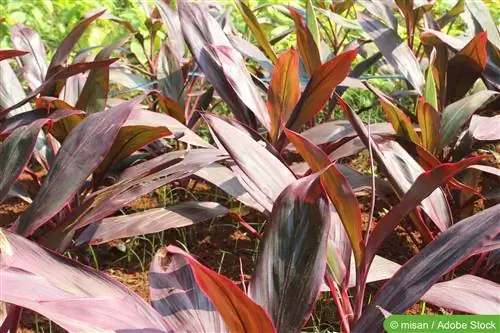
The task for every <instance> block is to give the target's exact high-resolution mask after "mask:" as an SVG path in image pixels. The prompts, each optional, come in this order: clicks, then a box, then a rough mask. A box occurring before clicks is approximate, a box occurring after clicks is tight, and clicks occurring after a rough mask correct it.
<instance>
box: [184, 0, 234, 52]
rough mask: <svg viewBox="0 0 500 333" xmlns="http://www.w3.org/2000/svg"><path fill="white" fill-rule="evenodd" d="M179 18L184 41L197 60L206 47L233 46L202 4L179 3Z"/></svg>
mask: <svg viewBox="0 0 500 333" xmlns="http://www.w3.org/2000/svg"><path fill="white" fill-rule="evenodd" d="M178 11H179V18H180V21H181V28H182V33H183V35H184V39H185V40H186V43H187V45H188V47H189V50H190V51H191V54H192V55H193V57H194V58H195V59H200V55H201V50H202V49H203V48H204V46H205V45H208V44H211V45H218V46H220V45H225V46H231V43H230V42H229V40H228V39H227V37H226V34H225V33H224V31H222V28H221V27H220V25H219V24H218V23H217V21H216V20H215V19H214V18H213V17H212V15H210V13H209V11H208V8H207V7H206V6H204V5H203V4H202V3H194V2H190V1H179V3H178Z"/></svg>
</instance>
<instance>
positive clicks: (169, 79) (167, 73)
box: [156, 45, 184, 104]
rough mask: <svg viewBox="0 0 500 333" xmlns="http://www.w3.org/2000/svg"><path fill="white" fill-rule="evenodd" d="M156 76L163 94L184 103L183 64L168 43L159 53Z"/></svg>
mask: <svg viewBox="0 0 500 333" xmlns="http://www.w3.org/2000/svg"><path fill="white" fill-rule="evenodd" d="M156 77H157V79H158V85H159V88H160V90H161V92H162V94H163V95H165V96H168V97H170V98H171V99H173V100H174V101H181V104H182V103H183V86H184V77H183V75H182V68H181V64H180V63H179V60H177V59H176V58H175V56H174V54H173V52H172V50H171V49H170V47H169V46H167V45H163V46H162V47H161V49H160V53H159V54H158V67H157V73H156Z"/></svg>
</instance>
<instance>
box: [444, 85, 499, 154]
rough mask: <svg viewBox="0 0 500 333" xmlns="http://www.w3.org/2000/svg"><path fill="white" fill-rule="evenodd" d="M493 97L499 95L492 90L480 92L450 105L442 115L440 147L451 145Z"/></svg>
mask: <svg viewBox="0 0 500 333" xmlns="http://www.w3.org/2000/svg"><path fill="white" fill-rule="evenodd" d="M492 96H498V93H496V92H494V91H490V90H485V91H480V92H478V93H475V94H474V95H470V96H467V97H464V98H462V99H460V100H458V101H456V102H455V103H453V104H450V105H448V106H447V107H446V108H445V109H444V110H443V112H442V114H441V126H440V130H439V132H440V135H441V142H440V145H439V146H440V147H441V148H443V147H444V146H446V145H448V144H449V143H451V142H452V140H453V139H454V138H455V137H456V136H457V135H458V132H459V131H460V129H461V127H462V126H463V125H464V124H465V123H466V122H467V120H469V119H470V117H471V116H472V114H473V113H474V112H476V111H477V109H479V108H480V107H481V106H482V105H484V104H485V103H486V102H487V101H488V100H489V99H490V98H491V97H492Z"/></svg>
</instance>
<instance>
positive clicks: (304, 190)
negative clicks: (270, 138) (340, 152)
mask: <svg viewBox="0 0 500 333" xmlns="http://www.w3.org/2000/svg"><path fill="white" fill-rule="evenodd" d="M328 206H329V205H328V199H327V197H326V195H325V192H324V191H323V188H322V186H321V183H320V180H319V177H318V174H314V175H311V176H308V177H306V178H302V179H300V180H298V181H296V182H293V183H292V184H290V185H289V186H288V187H287V188H286V189H285V190H283V192H282V193H281V194H280V196H279V197H278V198H277V199H276V203H275V205H274V207H273V212H272V216H271V221H270V223H269V224H268V225H267V227H266V229H265V231H264V238H263V239H262V241H261V243H260V245H259V255H258V259H257V263H256V267H255V271H254V273H253V276H252V281H251V284H250V290H249V293H250V295H251V297H252V299H253V300H254V301H255V302H257V303H258V304H260V305H262V306H263V307H264V309H266V311H267V312H268V313H269V315H270V316H271V318H272V319H273V321H274V323H275V325H276V329H277V331H278V332H300V330H301V328H302V326H303V325H304V324H305V323H306V322H307V320H308V318H309V316H310V315H311V312H312V308H313V306H314V303H315V301H316V296H317V295H318V292H319V288H320V286H321V282H322V281H323V276H324V273H325V266H326V246H327V239H328V230H329V229H330V218H329V217H330V214H329V207H328Z"/></svg>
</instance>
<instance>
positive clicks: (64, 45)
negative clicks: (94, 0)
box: [44, 10, 105, 96]
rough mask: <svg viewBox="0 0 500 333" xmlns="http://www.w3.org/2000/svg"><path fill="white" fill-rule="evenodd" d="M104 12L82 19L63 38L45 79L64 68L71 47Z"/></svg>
mask: <svg viewBox="0 0 500 333" xmlns="http://www.w3.org/2000/svg"><path fill="white" fill-rule="evenodd" d="M104 12H105V10H101V11H98V12H96V13H94V14H92V15H90V16H88V17H87V18H85V19H83V20H82V21H80V23H78V25H77V26H76V27H74V28H73V30H71V32H70V33H69V34H68V35H67V36H66V37H65V38H64V40H63V41H62V42H61V44H60V45H59V47H58V48H57V50H56V53H55V54H54V56H53V57H52V60H51V61H50V64H49V68H48V70H47V75H46V76H45V79H46V80H48V79H49V78H50V77H51V76H52V75H54V74H55V73H57V72H58V71H59V67H60V66H64V65H65V63H66V61H67V60H68V57H69V55H70V53H71V51H72V50H73V47H74V46H75V45H76V43H77V42H78V40H79V39H80V37H81V36H82V35H83V33H84V32H85V31H86V30H87V28H88V27H89V26H90V24H91V23H92V22H94V21H95V20H96V19H97V18H98V17H99V16H101V15H102V14H104ZM44 95H49V96H50V95H51V94H50V93H49V92H46V93H45V94H44Z"/></svg>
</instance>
